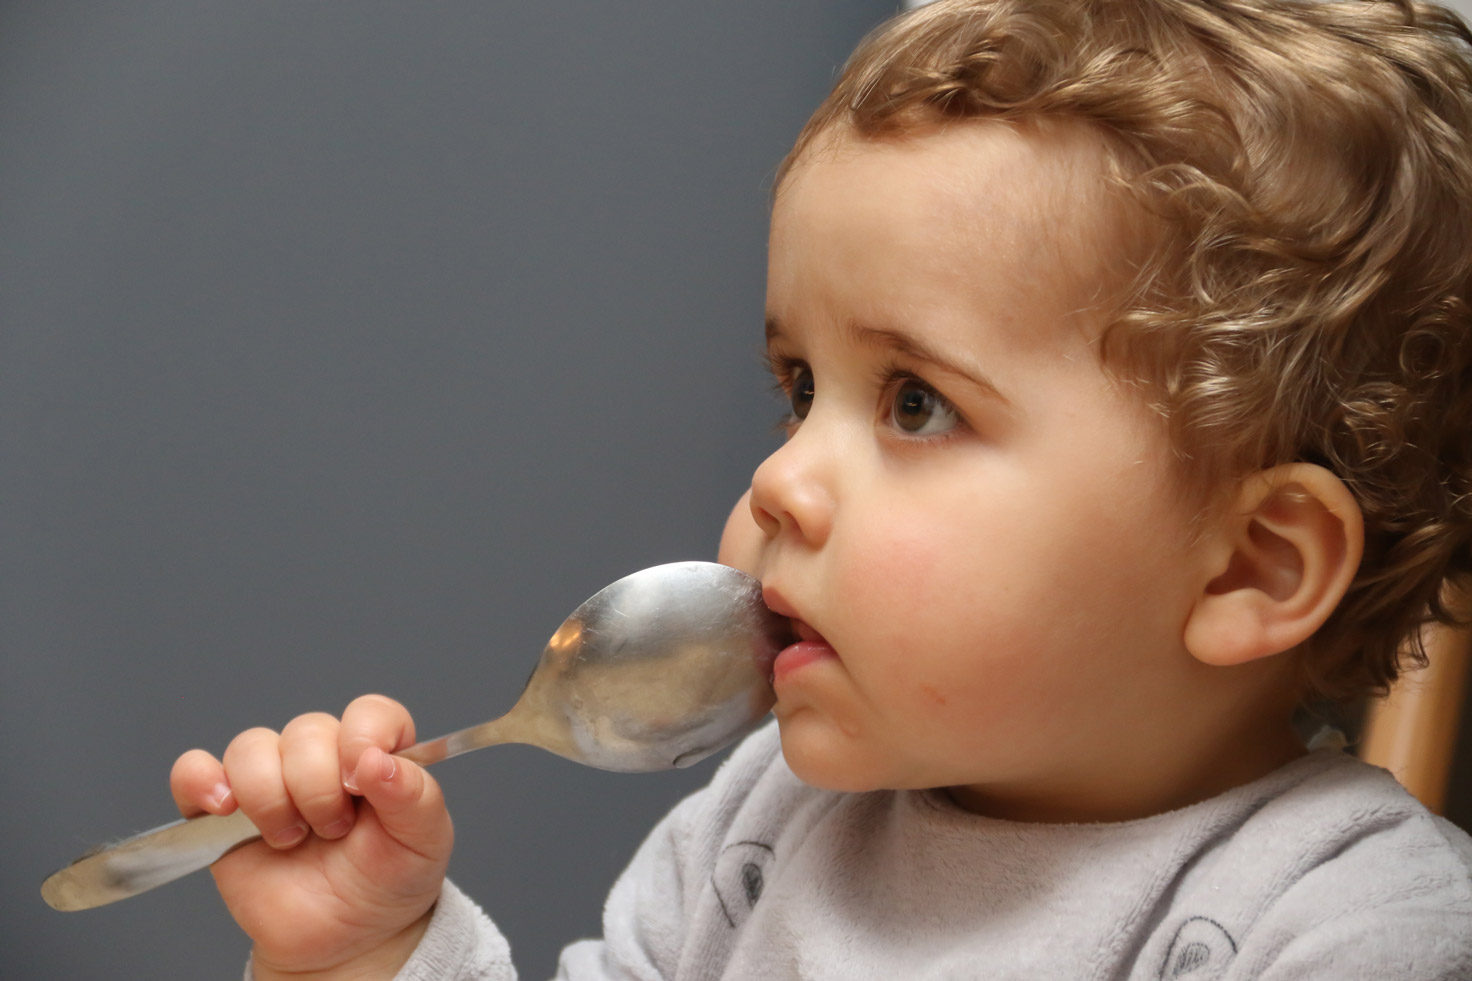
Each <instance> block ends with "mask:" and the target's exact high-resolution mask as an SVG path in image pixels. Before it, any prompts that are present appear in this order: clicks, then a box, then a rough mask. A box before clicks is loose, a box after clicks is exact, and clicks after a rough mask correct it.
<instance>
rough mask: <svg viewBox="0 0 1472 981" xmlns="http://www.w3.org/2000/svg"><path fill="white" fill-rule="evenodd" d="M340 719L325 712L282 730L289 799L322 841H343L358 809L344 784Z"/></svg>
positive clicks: (301, 717)
mask: <svg viewBox="0 0 1472 981" xmlns="http://www.w3.org/2000/svg"><path fill="white" fill-rule="evenodd" d="M338 729H339V723H338V721H337V719H335V718H333V717H332V716H330V715H328V714H326V713H325V712H312V713H309V714H307V715H299V716H297V717H296V718H295V719H292V720H291V721H290V722H289V723H287V725H286V728H285V729H283V730H281V740H280V751H281V779H282V782H283V783H284V784H285V786H286V793H287V796H288V797H290V798H291V803H292V805H293V806H294V807H295V808H296V811H297V813H298V814H299V815H300V816H301V818H302V820H304V821H305V822H306V823H307V825H308V826H309V827H310V828H311V829H312V831H314V832H316V834H317V836H318V837H320V838H328V839H332V838H341V837H342V836H343V835H345V834H347V833H348V832H349V831H350V830H352V827H353V816H354V813H355V808H354V805H353V801H352V798H350V797H349V796H348V795H347V792H346V791H345V790H344V789H343V785H342V763H341V761H340V760H339V759H338Z"/></svg>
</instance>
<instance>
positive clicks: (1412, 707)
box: [1359, 605, 1472, 814]
mask: <svg viewBox="0 0 1472 981" xmlns="http://www.w3.org/2000/svg"><path fill="white" fill-rule="evenodd" d="M1463 609H1465V605H1464V607H1463ZM1426 654H1427V661H1428V663H1427V665H1426V667H1424V668H1420V669H1418V670H1414V671H1408V672H1406V673H1405V674H1403V675H1402V676H1401V677H1400V679H1399V680H1398V681H1397V682H1396V683H1395V686H1394V687H1393V688H1392V689H1391V691H1390V694H1389V695H1388V696H1386V697H1385V698H1379V699H1375V700H1374V701H1373V702H1372V703H1371V704H1370V708H1369V713H1368V715H1367V717H1366V721H1365V727H1364V731H1363V732H1362V734H1361V737H1360V748H1359V755H1360V758H1361V759H1363V760H1365V761H1366V762H1367V763H1373V764H1375V765H1376V766H1383V767H1385V769H1387V770H1389V771H1390V772H1391V773H1393V774H1395V778H1396V779H1397V780H1399V781H1400V782H1401V784H1402V785H1403V786H1404V787H1405V788H1406V789H1407V790H1409V791H1410V792H1411V793H1412V794H1414V795H1415V796H1416V798H1417V799H1418V800H1420V801H1421V803H1423V804H1425V805H1426V806H1427V808H1429V809H1430V810H1431V811H1433V812H1434V813H1436V814H1441V813H1442V812H1443V809H1444V807H1445V805H1446V797H1447V787H1448V783H1449V780H1450V778H1451V770H1452V762H1453V758H1454V756H1455V753H1456V747H1457V737H1458V732H1459V730H1460V728H1461V720H1462V713H1463V709H1464V708H1465V706H1466V703H1467V676H1468V664H1469V663H1472V629H1469V628H1465V627H1464V628H1455V629H1454V628H1450V627H1443V626H1440V625H1433V626H1431V627H1428V628H1427V634H1426Z"/></svg>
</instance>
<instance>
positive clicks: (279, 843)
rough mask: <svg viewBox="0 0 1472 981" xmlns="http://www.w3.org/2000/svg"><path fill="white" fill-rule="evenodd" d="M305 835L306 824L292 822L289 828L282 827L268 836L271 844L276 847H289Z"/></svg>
mask: <svg viewBox="0 0 1472 981" xmlns="http://www.w3.org/2000/svg"><path fill="white" fill-rule="evenodd" d="M306 836H307V826H306V825H305V824H293V825H292V826H291V827H289V828H282V829H281V830H280V831H277V832H275V833H274V834H272V835H270V836H269V837H270V841H271V844H273V845H275V846H276V847H277V848H290V847H291V846H292V845H295V844H296V843H297V842H299V841H301V840H302V839H303V838H305V837H306Z"/></svg>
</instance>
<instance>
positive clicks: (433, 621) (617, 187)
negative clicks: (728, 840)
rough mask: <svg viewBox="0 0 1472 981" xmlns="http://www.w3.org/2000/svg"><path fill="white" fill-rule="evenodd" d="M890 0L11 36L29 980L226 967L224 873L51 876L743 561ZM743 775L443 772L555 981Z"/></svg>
mask: <svg viewBox="0 0 1472 981" xmlns="http://www.w3.org/2000/svg"><path fill="white" fill-rule="evenodd" d="M894 7H895V4H894V3H893V2H874V0H832V2H826V3H790V2H784V0H741V2H739V3H730V2H722V3H718V2H714V0H710V2H696V0H683V2H681V0H659V2H656V0H646V2H624V3H593V2H586V0H585V2H577V0H542V2H538V3H523V4H504V3H497V2H488V0H480V2H471V0H439V2H433V3H426V4H413V5H409V4H389V3H378V2H364V0H356V2H351V3H349V2H347V0H316V2H314V3H311V4H303V3H287V2H280V0H278V2H263V3H251V4H239V3H225V2H223V0H191V2H182V0H130V2H129V3H126V4H92V3H83V2H79V0H49V2H42V0H10V2H8V3H7V4H5V5H4V6H3V8H0V316H3V328H0V736H3V745H4V747H5V750H4V752H3V754H0V786H3V787H4V788H5V791H4V800H5V806H4V807H3V809H0V842H3V843H4V844H3V845H0V890H3V893H0V895H3V901H4V903H3V905H4V909H5V910H6V916H5V918H4V920H3V921H0V973H3V975H4V976H5V977H7V978H24V979H31V978H48V979H49V978H93V977H97V978H100V977H123V978H185V977H188V978H203V977H235V976H238V973H239V970H240V966H241V964H242V962H243V959H244V957H245V954H246V943H245V941H244V938H243V936H242V935H240V934H239V933H238V932H237V931H236V930H235V928H234V926H233V924H232V923H231V922H230V921H229V918H228V916H227V915H226V914H225V912H224V909H223V907H222V906H221V904H220V903H219V902H218V900H217V898H216V897H215V894H214V891H213V887H212V885H211V883H210V880H209V878H208V877H207V876H204V875H198V876H195V877H192V878H191V879H189V880H187V881H184V882H181V883H178V884H175V885H173V886H171V887H168V888H165V889H162V890H159V891H156V892H154V893H151V894H148V895H145V896H143V897H140V898H137V899H134V900H131V901H129V902H127V903H123V904H120V905H117V906H112V907H108V908H105V909H103V910H97V911H91V912H86V913H77V914H69V915H62V914H58V913H54V912H52V911H51V910H49V909H47V908H46V907H45V906H44V905H43V904H42V903H41V901H40V899H39V897H38V895H37V893H36V888H37V886H38V885H39V883H40V880H41V879H42V878H43V877H44V876H45V875H46V874H47V873H49V872H50V871H52V870H53V869H54V868H55V867H57V866H59V865H62V864H64V863H65V862H66V861H68V860H69V859H70V858H72V857H73V856H75V855H76V854H77V853H79V852H80V851H82V850H83V849H85V848H87V847H89V846H91V845H92V844H95V843H96V842H98V841H100V840H103V839H106V838H109V837H113V836H119V835H122V834H125V833H129V832H132V831H136V830H140V829H143V828H146V827H149V826H152V825H154V824H157V823H160V822H161V821H164V820H167V819H168V818H169V817H170V813H171V805H170V802H169V797H168V791H167V786H166V778H167V772H168V767H169V764H170V763H171V762H172V760H173V758H174V757H175V756H176V755H177V754H178V753H179V752H181V751H182V750H184V749H187V748H189V747H190V746H194V745H200V746H204V747H207V748H209V749H211V750H214V751H217V752H218V751H219V750H220V749H221V748H223V745H224V743H225V742H226V741H227V740H228V739H229V737H230V736H231V735H233V734H234V733H236V732H238V731H239V730H241V729H243V728H245V727H247V726H251V725H257V724H269V725H273V726H279V725H280V724H282V723H284V722H285V721H286V720H287V719H289V718H290V717H291V716H293V715H295V714H297V713H300V712H303V711H308V710H314V709H325V710H329V711H337V710H340V708H341V707H342V705H343V704H344V703H345V702H346V701H348V700H349V699H350V698H352V697H353V696H354V695H357V694H360V693H362V692H365V691H383V692H386V693H389V694H392V695H394V696H395V697H398V698H400V699H401V700H403V701H404V702H406V703H407V704H408V705H409V707H410V708H411V709H412V710H413V711H414V712H415V715H416V718H417V720H418V722H419V725H420V731H421V734H422V735H424V736H430V735H435V734H438V733H440V732H443V731H447V730H449V729H454V728H458V727H460V726H462V725H466V724H469V723H472V722H476V721H479V720H481V719H484V718H487V717H490V716H492V715H495V714H498V713H499V712H500V711H502V710H504V709H505V708H506V707H507V706H508V705H509V704H510V702H511V701H512V699H513V698H514V696H515V694H516V693H517V691H518V690H519V689H520V686H521V683H522V681H523V680H524V678H525V676H526V673H527V671H528V669H529V667H530V665H531V663H532V660H533V658H534V657H535V655H536V654H537V652H538V651H539V650H540V649H541V647H542V644H543V643H544V642H545V640H546V638H547V636H548V635H549V634H550V632H551V631H552V629H553V628H554V627H555V626H556V624H557V623H558V622H559V621H560V619H561V618H562V616H563V615H565V614H566V613H567V612H568V611H569V610H571V608H572V607H573V606H574V605H576V604H577V603H578V602H579V601H581V600H582V599H583V598H584V597H585V596H586V595H588V594H589V593H591V592H592V591H594V590H595V589H597V588H598V587H600V586H601V585H603V584H604V583H606V582H608V581H610V580H612V579H614V578H617V577H618V576H620V575H622V574H624V573H626V572H628V571H631V570H633V569H636V568H639V567H642V566H645V565H649V564H653V563H656V562H661V561H667V560H673V559H681V558H695V557H709V556H711V555H713V553H714V550H715V543H716V538H717V535H718V532H719V528H720V525H721V521H722V519H723V518H724V516H725V514H726V511H727V510H728V508H729V507H730V505H731V503H732V502H733V500H734V499H735V497H736V496H737V494H739V493H740V491H741V489H742V488H743V487H744V486H745V484H746V480H747V477H748V475H749V473H750V470H751V468H752V466H753V465H754V464H755V463H756V462H757V461H758V460H759V459H760V458H761V457H762V455H764V453H765V452H766V451H767V449H768V448H769V447H770V446H772V445H773V440H774V438H775V437H774V436H773V434H772V432H771V428H772V427H771V425H770V424H771V423H773V422H775V421H776V419H777V417H778V414H779V410H778V406H777V405H776V404H775V403H774V402H773V401H771V399H770V398H769V397H768V396H767V394H766V382H765V380H764V375H763V372H762V369H761V367H760V363H759V358H758V354H757V352H758V347H759V340H760V322H761V312H762V290H763V286H762V280H763V271H764V270H763V266H764V238H765V222H766V194H767V182H768V178H769V176H770V174H771V171H772V169H773V167H774V166H775V164H776V162H777V161H778V160H779V159H780V157H781V155H782V153H783V152H784V150H785V148H786V146H787V144H788V142H789V141H790V139H791V138H792V136H793V135H794V134H795V133H796V131H797V128H798V127H799V126H800V124H801V122H802V120H803V119H804V118H805V116H806V114H807V113H808V111H809V110H810V109H811V108H812V107H813V106H814V105H815V104H816V103H817V101H818V100H819V99H820V98H821V96H822V94H823V92H824V91H825V90H826V88H827V85H828V83H829V81H830V79H831V75H832V72H833V70H834V68H835V66H836V65H837V64H838V63H839V62H840V61H841V60H842V58H843V57H844V56H845V55H846V54H847V53H848V51H849V50H850V49H851V47H852V45H853V44H854V42H855V41H856V40H857V39H858V38H859V37H860V36H861V35H862V34H863V32H864V31H866V30H867V29H868V28H869V27H871V26H873V25H874V24H875V23H877V22H878V21H879V20H880V19H882V17H884V16H885V15H887V14H888V13H890V12H891V11H892V10H893V9H894ZM1468 757H1472V753H1467V752H1464V753H1463V760H1462V762H1461V763H1459V781H1460V782H1461V784H1462V786H1465V785H1466V784H1467V783H1468V782H1469V781H1468V780H1467V778H1466V775H1467V772H1468V764H1469V762H1472V761H1469V759H1468ZM713 765H714V764H713V763H711V762H707V763H706V764H703V765H701V766H699V767H697V768H696V769H695V770H693V771H689V772H682V773H674V774H662V775H649V776H616V775H610V774H603V773H599V772H595V771H590V770H584V769H581V768H579V767H576V766H575V765H573V764H570V763H566V762H564V761H562V760H559V759H556V758H554V757H550V756H546V755H544V754H540V753H538V752H537V751H535V750H530V749H523V748H519V747H508V748H503V749H497V750H492V751H488V752H485V753H480V754H477V755H475V756H471V757H467V758H464V759H461V760H456V761H452V762H450V763H447V764H445V765H444V766H443V767H442V768H440V769H439V770H438V771H437V776H438V777H439V778H440V779H441V781H442V782H443V783H444V784H445V787H446V790H447V793H448V794H449V796H450V799H451V803H452V808H453V812H454V813H455V815H456V818H457V825H458V828H459V832H460V834H459V842H458V846H457V849H456V854H455V858H454V861H453V864H452V867H451V874H452V875H453V876H454V877H455V878H456V879H457V880H458V881H460V882H461V883H463V884H464V885H465V886H466V888H467V889H468V890H469V891H470V892H471V894H472V895H474V896H475V897H476V898H477V899H478V900H479V901H480V902H482V903H483V904H484V905H485V906H486V907H487V908H488V909H489V910H491V911H492V912H493V913H494V914H495V915H496V917H497V918H498V920H499V921H500V922H501V923H502V925H503V926H504V928H505V929H506V931H507V933H508V934H509V936H510V937H511V938H512V940H513V943H514V949H515V951H516V957H517V961H518V963H519V965H520V967H521V969H522V971H523V972H524V974H525V976H527V977H529V978H535V977H541V976H546V975H548V974H550V972H551V970H552V966H553V963H554V960H555V952H556V950H557V949H558V948H560V946H561V945H562V944H563V943H565V942H566V941H568V940H570V939H572V938H575V937H578V936H583V935H588V934H592V933H594V932H595V931H596V930H597V927H598V910H599V908H600V905H601V902H602V898H603V895H604V893H605V891H606V889H607V887H608V885H609V884H610V883H611V882H612V880H613V878H614V877H615V876H616V874H617V873H618V871H619V869H620V868H621V867H622V865H623V864H624V862H625V861H626V860H627V858H628V856H629V854H630V853H631V852H632V850H633V848H634V847H635V846H636V845H637V843H638V841H639V840H640V838H641V837H642V835H643V834H644V833H645V831H647V829H648V828H649V827H650V826H651V825H652V823H653V822H654V821H655V820H656V819H657V818H658V817H659V816H660V815H661V814H662V813H663V812H664V811H665V810H666V809H667V808H668V807H669V806H670V805H671V804H672V803H673V802H674V801H675V800H676V799H678V798H679V797H680V796H682V795H683V794H685V793H686V792H688V791H689V790H690V789H692V788H693V787H695V786H697V785H698V784H699V783H701V782H703V781H704V780H705V779H706V778H707V776H708V775H709V772H710V768H711V767H712V766H713ZM1454 807H1455V808H1456V809H1457V810H1456V811H1454V816H1457V815H1460V817H1459V820H1462V821H1463V823H1464V824H1465V823H1467V815H1468V814H1469V813H1472V802H1469V801H1468V800H1467V796H1466V794H1465V792H1463V791H1459V797H1458V799H1457V800H1456V801H1455V802H1454Z"/></svg>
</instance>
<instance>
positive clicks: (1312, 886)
mask: <svg viewBox="0 0 1472 981" xmlns="http://www.w3.org/2000/svg"><path fill="white" fill-rule="evenodd" d="M603 926H604V936H603V939H601V940H584V941H581V942H579V943H575V944H573V945H572V946H570V947H568V948H567V949H566V950H565V951H564V952H563V955H562V961H561V964H560V966H559V970H558V977H560V978H567V979H571V981H585V979H594V978H638V979H648V981H654V979H674V978H682V979H705V978H750V979H761V981H766V979H778V978H832V979H842V981H860V979H867V978H873V979H884V981H893V979H896V978H904V979H907V981H908V979H925V978H1019V979H1020V978H1026V979H1029V981H1037V979H1044V981H1054V979H1065V981H1072V979H1083V978H1089V979H1106V978H1107V979H1130V981H1146V979H1149V981H1159V979H1172V981H1207V979H1213V981H1217V979H1246V978H1263V979H1275V981H1287V979H1295V981H1297V979H1306V978H1323V979H1334V981H1347V979H1374V981H1391V979H1394V981H1416V979H1424V981H1431V979H1439V981H1469V979H1472V839H1469V838H1468V836H1467V835H1466V834H1464V833H1463V832H1462V831H1460V830H1459V829H1457V828H1456V827H1455V826H1453V825H1451V824H1449V823H1448V822H1446V821H1444V820H1442V819H1440V818H1437V817H1434V816H1432V815H1431V814H1430V813H1428V812H1427V811H1426V810H1425V809H1424V808H1423V807H1421V806H1420V805H1419V804H1418V803H1416V801H1415V800H1414V799H1412V798H1411V797H1410V796H1409V795H1408V794H1407V793H1406V792H1405V791H1404V790H1402V789H1401V788H1400V786H1399V785H1398V784H1396V782H1395V781H1394V780H1393V779H1392V778H1391V777H1390V776H1389V774H1387V773H1385V772H1384V771H1383V770H1379V769H1376V768H1374V767H1371V766H1368V765H1366V764H1364V763H1361V762H1359V761H1357V760H1355V759H1353V758H1352V757H1349V756H1346V755H1344V754H1342V753H1339V752H1335V751H1331V750H1320V751H1317V752H1314V753H1310V754H1308V755H1307V756H1305V757H1303V758H1301V759H1299V760H1297V761H1295V762H1293V763H1291V764H1289V765H1288V766H1286V767H1284V768H1282V769H1281V770H1279V771H1277V772H1275V773H1273V774H1270V775H1269V776H1267V777H1265V778H1263V779H1262V780H1259V781H1257V782H1255V783H1253V784H1250V785H1248V786H1245V787H1239V788H1237V789H1235V790H1232V791H1230V792H1228V793H1226V794H1223V795H1222V796H1220V797H1217V798H1214V799H1212V800H1208V801H1204V802H1202V803H1200V804H1196V805H1193V806H1191V807H1187V808H1183V809H1181V810H1178V811H1172V812H1169V813H1166V814H1160V815H1156V816H1154V817H1150V818H1145V819H1142V820H1138V821H1128V822H1122V823H1116V824H1071V825H1043V824H1018V823H1012V822H1007V821H997V820H992V819H988V818H984V817H978V816H977V815H974V814H970V813H967V812H964V811H961V810H959V809H958V808H956V807H955V806H953V805H952V804H950V803H949V802H948V800H947V798H946V797H945V796H944V795H941V794H938V793H927V792H876V793H867V794H840V793H831V792H828V791H823V790H815V789H813V788H811V787H808V786H805V785H804V784H802V783H801V782H800V781H798V780H797V779H796V778H795V777H794V776H793V775H792V773H791V771H789V770H788V769H787V767H786V765H785V764H784V763H783V761H782V755H781V751H780V748H779V745H778V740H777V733H776V730H775V727H774V726H768V727H766V728H764V729H762V730H761V731H759V732H757V733H756V734H754V735H753V736H751V737H750V738H749V739H748V740H747V741H746V742H745V743H744V744H743V745H742V746H740V747H739V748H738V749H737V751H736V752H735V753H734V754H733V755H732V757H731V759H729V760H728V761H727V762H726V763H725V764H724V765H723V766H722V767H721V769H720V770H719V771H718V772H717V774H716V776H715V778H714V779H713V780H712V782H711V784H710V785H709V786H708V787H706V788H705V789H704V790H702V791H701V792H699V793H697V794H695V795H694V796H692V797H690V798H688V799H687V800H685V801H684V802H683V803H681V804H680V805H679V806H678V807H676V808H675V809H674V810H673V811H672V812H671V813H670V814H669V816H668V817H666V818H665V820H664V821H662V822H661V823H660V824H659V825H658V826H657V827H656V828H655V829H654V831H653V833H652V834H651V835H650V836H649V838H648V840H647V841H645V843H644V844H643V846H642V847H641V848H640V850H639V852H638V854H636V855H635V857H634V860H633V862H632V863H631V864H630V865H629V868H628V870H627V871H626V872H625V873H624V874H623V876H622V877H621V878H620V879H619V881H618V883H617V884H616V885H615V886H614V888H613V891H612V893H611V894H610V895H609V897H608V903H607V907H606V909H605V912H604V924H603ZM514 977H515V972H514V970H513V969H512V967H511V963H510V959H509V952H508V948H507V944H506V941H505V940H504V939H503V938H502V936H501V934H500V932H499V931H498V930H497V929H496V927H495V925H494V924H493V923H492V922H491V921H490V920H489V919H487V918H486V917H485V915H484V914H483V913H482V912H481V911H480V910H479V909H478V908H476V906H475V905H474V904H473V903H472V902H471V901H470V900H468V899H467V898H465V896H464V895H462V894H461V893H459V892H458V891H457V890H456V889H455V888H454V887H453V886H450V885H448V884H447V886H446V889H445V892H444V894H443V895H442V897H441V900H440V903H439V905H438V906H437V908H436V911H435V915H434V918H433V920H432V922H431V924H430V927H429V931H428V933H427V934H426V936H425V939H424V941H423V943H422V944H421V945H420V948H419V950H418V952H417V953H416V954H415V956H414V958H413V960H411V961H410V963H409V964H408V965H407V966H406V967H405V968H404V970H403V971H402V972H401V973H400V974H399V979H400V981H430V979H435V981H440V979H461V981H472V979H474V981H484V979H497V981H502V979H505V981H510V979H512V978H514Z"/></svg>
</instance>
